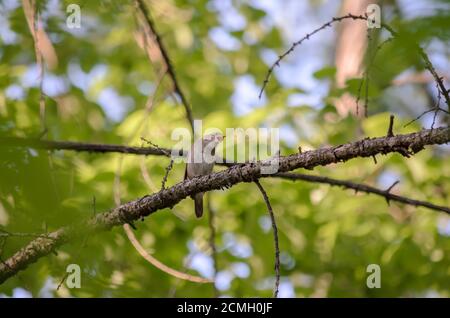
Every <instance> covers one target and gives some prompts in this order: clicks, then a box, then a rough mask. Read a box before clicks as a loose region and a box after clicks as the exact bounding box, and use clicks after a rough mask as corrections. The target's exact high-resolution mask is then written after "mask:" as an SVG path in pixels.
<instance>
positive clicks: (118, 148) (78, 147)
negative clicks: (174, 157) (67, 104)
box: [0, 137, 183, 157]
mask: <svg viewBox="0 0 450 318" xmlns="http://www.w3.org/2000/svg"><path fill="white" fill-rule="evenodd" d="M1 146H9V147H30V148H37V149H47V150H75V151H86V152H99V153H106V152H116V153H126V154H135V155H145V156H148V155H153V156H167V157H169V156H170V153H171V151H172V150H171V149H166V148H160V147H129V146H122V145H112V144H95V143H92V144H91V143H84V142H73V141H51V140H41V139H31V138H19V137H0V147H1ZM177 152H178V154H179V155H183V151H182V150H178V151H177Z"/></svg>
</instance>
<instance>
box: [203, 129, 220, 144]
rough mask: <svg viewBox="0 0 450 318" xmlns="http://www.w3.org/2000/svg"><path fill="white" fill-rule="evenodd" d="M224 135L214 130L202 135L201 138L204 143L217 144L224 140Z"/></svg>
mask: <svg viewBox="0 0 450 318" xmlns="http://www.w3.org/2000/svg"><path fill="white" fill-rule="evenodd" d="M224 138H225V136H223V135H222V134H221V133H220V132H215V133H212V134H208V135H205V136H203V140H204V141H205V143H206V144H211V143H212V145H214V146H217V145H218V144H220V143H221V142H222V141H223V140H224Z"/></svg>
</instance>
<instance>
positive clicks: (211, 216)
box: [206, 193, 219, 297]
mask: <svg viewBox="0 0 450 318" xmlns="http://www.w3.org/2000/svg"><path fill="white" fill-rule="evenodd" d="M206 200H207V204H208V221H209V222H208V227H209V246H210V248H211V256H212V259H213V263H214V264H213V266H214V273H213V281H214V284H213V287H214V296H215V297H219V291H218V290H217V288H216V284H215V282H216V278H217V273H218V271H219V266H218V264H217V247H216V227H215V224H214V220H215V211H214V209H213V207H212V203H211V193H208V196H207V198H206Z"/></svg>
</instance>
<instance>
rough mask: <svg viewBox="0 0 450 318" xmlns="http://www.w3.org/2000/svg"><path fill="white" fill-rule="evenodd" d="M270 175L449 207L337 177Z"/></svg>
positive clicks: (431, 206)
mask: <svg viewBox="0 0 450 318" xmlns="http://www.w3.org/2000/svg"><path fill="white" fill-rule="evenodd" d="M271 177H278V178H282V179H288V180H292V181H295V180H302V181H306V182H313V183H324V184H329V185H331V186H338V187H343V188H346V189H353V190H355V191H356V192H364V193H372V194H376V195H379V196H382V197H384V198H385V199H386V201H387V202H389V201H397V202H400V203H404V204H409V205H413V206H416V207H417V206H421V207H425V208H428V209H432V210H436V211H441V212H445V213H447V214H450V208H449V207H445V206H440V205H436V204H433V203H430V202H426V201H420V200H414V199H410V198H407V197H403V196H400V195H396V194H392V193H391V192H390V191H389V190H390V189H387V190H381V189H378V188H376V187H372V186H370V185H367V184H363V183H356V182H352V181H347V180H338V179H333V178H329V177H321V176H312V175H307V174H300V173H290V172H285V173H277V174H275V175H271Z"/></svg>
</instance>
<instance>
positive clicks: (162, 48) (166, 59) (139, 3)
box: [135, 0, 194, 132]
mask: <svg viewBox="0 0 450 318" xmlns="http://www.w3.org/2000/svg"><path fill="white" fill-rule="evenodd" d="M135 2H136V8H137V9H138V10H139V11H140V12H141V14H142V16H143V17H144V20H145V23H146V24H147V25H148V27H149V28H150V30H151V32H152V33H153V36H154V38H155V41H156V43H157V45H158V47H159V51H160V52H161V56H162V58H163V60H164V63H165V64H166V67H167V73H168V74H169V77H170V78H171V80H172V82H173V88H174V90H175V92H176V93H177V95H178V96H179V97H180V99H181V103H182V104H183V106H184V109H185V111H186V117H187V119H188V121H189V124H190V127H191V130H192V132H193V131H194V118H193V116H192V110H191V106H190V105H189V103H188V101H187V99H186V97H185V95H184V93H183V91H182V90H181V88H180V85H179V84H178V79H177V76H176V74H175V69H174V67H173V65H172V62H171V61H170V58H169V55H168V53H167V50H166V48H165V46H164V43H163V42H162V39H161V36H160V35H159V33H158V32H157V31H156V28H155V25H154V23H153V21H152V19H151V17H150V13H149V12H148V9H147V7H146V6H145V4H144V3H143V1H142V0H135Z"/></svg>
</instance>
